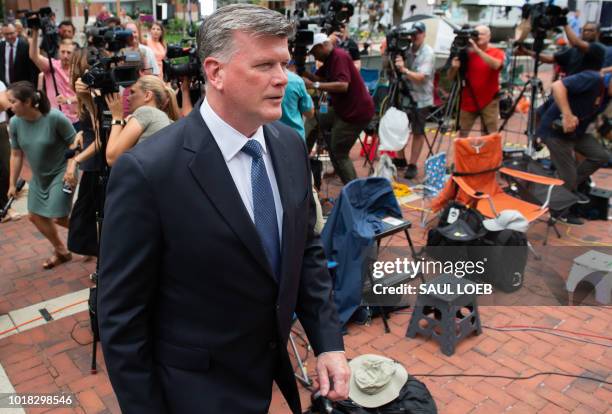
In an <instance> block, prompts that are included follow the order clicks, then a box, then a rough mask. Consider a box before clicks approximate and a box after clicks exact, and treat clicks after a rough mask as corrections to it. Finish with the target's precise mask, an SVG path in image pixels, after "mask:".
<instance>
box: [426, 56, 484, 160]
mask: <svg viewBox="0 0 612 414" xmlns="http://www.w3.org/2000/svg"><path fill="white" fill-rule="evenodd" d="M451 56H452V55H451ZM457 57H458V58H459V60H460V62H461V66H460V67H459V72H458V73H457V75H456V77H455V79H454V80H453V83H452V85H451V90H450V93H449V95H448V99H447V101H446V103H445V104H444V107H443V110H442V116H441V117H440V118H438V127H437V128H436V132H435V134H434V137H433V140H432V141H431V142H429V140H428V139H427V137H425V142H426V144H427V148H428V153H427V157H431V156H432V155H433V154H435V153H437V152H439V151H440V146H441V145H442V141H441V140H438V139H439V137H440V135H444V134H446V133H447V132H448V131H449V129H450V120H451V119H454V121H455V124H454V125H455V128H454V131H458V130H461V125H460V124H459V117H460V114H461V99H462V96H463V90H464V89H467V91H468V93H469V94H470V96H471V98H472V101H473V102H474V104H475V105H476V113H477V114H478V117H479V118H480V121H481V124H482V128H483V131H484V133H485V134H488V133H489V131H488V129H487V126H486V124H485V122H484V117H483V116H482V110H481V108H480V105H479V103H478V99H476V95H475V94H474V89H473V88H472V85H471V84H470V82H469V80H468V79H467V61H468V55H467V52H466V51H465V50H461V51H459V53H457ZM451 59H452V57H451ZM453 111H456V112H455V116H454V117H453ZM436 142H437V147H436V149H435V150H434V147H435V146H436ZM449 145H450V142H449Z"/></svg>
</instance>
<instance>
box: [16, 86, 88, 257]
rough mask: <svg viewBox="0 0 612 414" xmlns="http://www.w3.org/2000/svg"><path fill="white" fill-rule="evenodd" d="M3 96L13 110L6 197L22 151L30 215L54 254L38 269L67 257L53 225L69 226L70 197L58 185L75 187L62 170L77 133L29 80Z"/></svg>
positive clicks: (69, 172) (71, 175) (72, 178)
mask: <svg viewBox="0 0 612 414" xmlns="http://www.w3.org/2000/svg"><path fill="white" fill-rule="evenodd" d="M7 94H8V99H9V102H10V103H11V110H12V111H13V113H14V114H15V116H14V117H12V118H11V121H10V128H9V132H10V139H11V167H10V169H11V178H10V187H9V190H8V194H7V195H8V197H9V198H10V197H14V196H16V192H17V189H16V185H17V179H18V178H19V175H20V174H21V169H22V166H23V161H24V160H23V158H24V155H25V157H26V158H27V160H28V164H29V165H30V168H31V170H32V179H31V180H30V182H29V189H28V212H29V219H30V221H31V222H32V223H34V225H35V226H36V228H37V229H38V231H40V232H41V233H42V234H43V235H44V236H45V237H46V238H47V240H49V242H50V243H51V245H52V246H53V249H54V254H53V256H51V257H50V258H49V259H47V260H46V261H45V262H44V263H43V268H45V269H51V268H53V267H55V266H57V265H58V264H61V263H64V262H67V261H69V260H71V259H72V254H70V252H69V251H68V250H67V249H66V246H65V245H64V243H63V242H62V241H61V240H60V238H59V235H58V232H57V227H56V224H58V225H60V226H63V227H68V215H69V214H70V208H71V206H72V196H71V195H69V194H67V193H65V192H64V191H63V187H64V186H65V185H68V186H70V187H71V188H74V187H76V178H75V175H74V171H72V169H70V168H67V162H66V159H65V157H64V153H65V151H66V150H67V149H68V148H69V146H70V145H71V144H72V141H73V140H74V136H75V134H76V132H75V130H74V128H73V127H72V125H71V124H70V121H69V120H68V119H67V118H66V117H65V116H64V115H63V114H62V113H61V112H60V111H58V110H56V109H51V106H50V104H49V100H48V99H47V97H46V96H45V94H44V92H42V91H37V90H36V89H35V88H34V86H33V85H32V84H31V83H30V82H15V83H13V84H12V85H11V86H10V87H9V90H8V93H7Z"/></svg>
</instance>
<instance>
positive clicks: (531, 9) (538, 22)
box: [522, 2, 569, 37]
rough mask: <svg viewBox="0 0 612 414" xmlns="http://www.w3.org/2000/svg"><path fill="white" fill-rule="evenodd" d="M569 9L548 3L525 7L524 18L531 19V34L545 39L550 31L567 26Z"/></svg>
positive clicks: (523, 10) (526, 5)
mask: <svg viewBox="0 0 612 414" xmlns="http://www.w3.org/2000/svg"><path fill="white" fill-rule="evenodd" d="M567 13H569V9H568V8H566V7H559V6H555V5H553V4H548V3H544V2H542V3H536V4H529V3H526V4H525V5H523V9H522V18H523V19H525V20H526V19H531V32H532V34H533V35H534V37H545V36H546V32H548V31H549V30H552V29H555V28H559V27H562V26H565V25H566V24H567Z"/></svg>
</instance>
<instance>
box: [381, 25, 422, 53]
mask: <svg viewBox="0 0 612 414" xmlns="http://www.w3.org/2000/svg"><path fill="white" fill-rule="evenodd" d="M416 33H417V30H416V29H404V28H401V27H397V26H396V27H392V28H391V30H389V31H388V32H387V34H386V38H387V52H388V53H389V55H391V56H393V60H395V56H397V55H398V54H399V55H404V53H405V52H406V51H407V50H408V49H409V48H410V46H411V45H412V38H411V37H410V36H412V35H414V34H416Z"/></svg>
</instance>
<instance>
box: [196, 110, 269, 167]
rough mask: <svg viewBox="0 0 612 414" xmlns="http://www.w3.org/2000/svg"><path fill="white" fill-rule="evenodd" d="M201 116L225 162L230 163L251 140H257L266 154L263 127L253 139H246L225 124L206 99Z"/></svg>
mask: <svg viewBox="0 0 612 414" xmlns="http://www.w3.org/2000/svg"><path fill="white" fill-rule="evenodd" d="M200 114H201V115H202V118H203V119H204V122H206V125H207V126H208V129H210V132H211V134H212V136H213V138H214V139H215V141H216V142H217V145H218V146H219V149H220V150H221V154H223V158H224V159H225V162H229V161H231V160H232V158H234V157H235V156H236V154H238V153H239V152H240V150H241V149H242V147H244V145H245V144H246V143H247V141H248V140H249V139H255V140H257V142H259V144H260V145H261V148H262V151H263V153H264V154H265V153H266V152H267V149H266V140H265V139H264V133H263V127H262V126H260V127H259V128H257V131H255V134H253V136H252V137H251V138H248V137H246V136H245V135H243V134H242V133H240V132H238V131H237V130H235V129H234V128H233V127H232V126H231V125H229V124H228V123H227V122H225V121H224V120H223V119H222V118H221V117H220V116H219V115H217V113H216V112H215V111H214V110H213V109H212V108H211V106H210V104H209V103H208V98H204V101H203V102H202V105H201V106H200Z"/></svg>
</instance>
